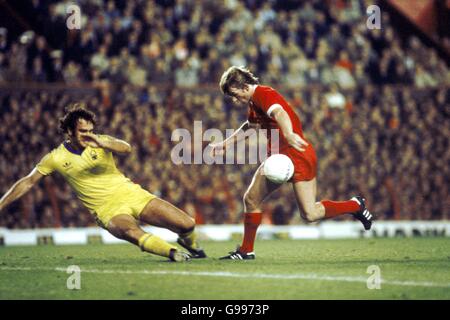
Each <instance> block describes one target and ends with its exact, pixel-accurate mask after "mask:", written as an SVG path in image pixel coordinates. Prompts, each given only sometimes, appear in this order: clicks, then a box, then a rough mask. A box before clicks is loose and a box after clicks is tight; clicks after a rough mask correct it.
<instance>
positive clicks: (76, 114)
mask: <svg viewBox="0 0 450 320" xmlns="http://www.w3.org/2000/svg"><path fill="white" fill-rule="evenodd" d="M78 119H84V120H86V121H89V122H91V123H92V124H93V125H94V126H95V124H96V120H95V114H94V113H93V112H92V111H90V110H88V109H86V105H85V104H84V103H73V104H71V105H69V106H68V107H67V109H66V114H65V115H64V117H62V118H61V119H59V128H60V130H61V131H62V132H64V133H68V132H69V130H71V131H72V132H73V131H75V128H76V125H77V122H78Z"/></svg>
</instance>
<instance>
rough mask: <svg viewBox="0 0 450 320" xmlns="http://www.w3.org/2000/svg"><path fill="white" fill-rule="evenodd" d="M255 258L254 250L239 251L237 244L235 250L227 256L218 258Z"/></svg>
mask: <svg viewBox="0 0 450 320" xmlns="http://www.w3.org/2000/svg"><path fill="white" fill-rule="evenodd" d="M255 258H256V256H255V253H254V252H248V253H243V252H240V251H239V246H238V247H237V248H236V250H235V251H231V252H230V253H229V254H228V255H227V256H224V257H221V258H219V260H253V259H255Z"/></svg>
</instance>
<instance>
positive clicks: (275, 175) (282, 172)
mask: <svg viewBox="0 0 450 320" xmlns="http://www.w3.org/2000/svg"><path fill="white" fill-rule="evenodd" d="M263 172H264V175H265V176H266V178H267V179H269V180H270V181H272V182H275V183H284V182H286V181H288V180H289V179H290V178H292V175H293V174H294V164H293V163H292V161H291V159H289V157H288V156H286V155H284V154H274V155H271V156H270V157H269V158H267V159H266V161H264V167H263Z"/></svg>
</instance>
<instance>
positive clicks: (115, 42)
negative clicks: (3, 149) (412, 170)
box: [0, 0, 450, 89]
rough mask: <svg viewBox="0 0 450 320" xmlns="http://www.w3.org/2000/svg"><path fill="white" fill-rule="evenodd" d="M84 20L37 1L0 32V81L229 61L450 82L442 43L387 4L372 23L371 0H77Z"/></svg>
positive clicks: (279, 79) (317, 76) (274, 69)
mask: <svg viewBox="0 0 450 320" xmlns="http://www.w3.org/2000/svg"><path fill="white" fill-rule="evenodd" d="M77 3H78V4H79V5H80V7H81V17H82V19H81V29H80V30H69V29H68V28H67V27H66V19H67V16H68V14H67V8H68V6H69V5H70V4H72V2H71V1H42V0H33V1H31V7H30V8H29V9H28V10H27V13H24V14H27V16H26V19H27V20H28V21H30V23H31V24H32V25H33V26H34V27H35V29H36V30H39V31H40V32H39V33H35V32H32V31H29V32H25V33H24V34H23V35H22V36H21V37H20V38H19V39H11V38H10V37H8V30H6V29H2V30H1V32H0V82H2V81H6V82H15V81H23V80H30V81H36V82H43V81H49V82H65V83H67V84H70V85H73V84H79V83H82V82H86V81H92V82H96V81H101V80H104V81H108V82H114V83H124V82H128V83H130V84H133V85H135V86H141V87H143V86H145V85H147V84H148V83H168V82H170V83H173V84H175V85H177V86H188V87H192V86H196V85H199V84H203V83H217V82H218V79H219V77H220V74H221V73H222V71H223V70H224V69H226V68H227V67H228V66H229V65H246V66H247V67H249V68H250V69H251V70H253V71H254V72H255V73H256V74H258V75H259V76H260V78H261V80H262V81H263V82H266V83H271V84H272V85H277V84H283V85H286V86H294V87H298V86H300V85H304V84H325V85H328V84H331V83H338V84H339V85H340V86H341V87H342V88H345V89H350V88H354V87H355V86H356V84H362V85H364V84H369V83H371V84H388V83H398V84H406V85H416V86H417V87H433V86H436V85H438V84H450V72H449V69H448V66H446V64H445V62H444V61H443V60H442V59H440V58H439V57H438V55H437V54H436V51H435V50H433V49H430V48H427V47H426V46H424V45H423V44H422V43H421V42H420V41H419V39H418V38H416V37H406V38H405V37H403V36H400V35H398V34H397V33H396V30H395V29H394V28H393V27H392V24H391V22H390V19H389V15H388V14H387V13H382V15H381V18H382V23H381V27H382V29H380V30H377V29H375V30H370V29H368V28H367V26H366V20H367V15H366V8H367V7H368V6H369V5H372V4H373V1H372V0H333V1H323V0H311V1H292V0H271V1H258V0H242V1H238V0H225V1H215V0H150V1H143V0H127V1H123V0H103V1H102V0H80V1H77Z"/></svg>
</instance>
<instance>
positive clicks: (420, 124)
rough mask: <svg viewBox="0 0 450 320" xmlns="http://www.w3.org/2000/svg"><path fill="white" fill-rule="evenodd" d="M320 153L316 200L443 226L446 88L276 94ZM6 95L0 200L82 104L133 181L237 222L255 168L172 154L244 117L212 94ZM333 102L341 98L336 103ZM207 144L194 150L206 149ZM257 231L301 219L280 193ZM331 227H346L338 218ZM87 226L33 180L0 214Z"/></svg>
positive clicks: (56, 183) (61, 190)
mask: <svg viewBox="0 0 450 320" xmlns="http://www.w3.org/2000/svg"><path fill="white" fill-rule="evenodd" d="M282 92H283V93H284V94H285V95H286V97H288V99H289V102H290V103H291V104H292V106H293V107H294V108H295V110H296V112H297V113H298V114H299V116H300V119H301V121H302V123H303V126H304V131H305V134H306V137H307V138H308V139H309V140H310V141H311V142H312V143H313V145H314V146H315V148H316V150H317V155H318V160H319V162H318V164H319V168H318V198H319V199H324V198H326V199H333V200H345V199H348V198H349V197H351V196H353V195H356V194H364V195H365V197H366V198H367V199H368V203H369V205H370V208H371V210H373V212H375V213H376V214H377V215H378V219H381V220H383V219H449V218H450V216H449V211H448V177H449V176H450V174H449V166H448V163H450V148H449V140H448V137H449V136H450V123H449V111H450V110H449V103H448V101H449V100H450V90H449V89H448V88H441V89H415V88H409V87H401V88H394V87H392V86H386V87H383V88H379V87H374V86H365V87H362V88H359V89H357V90H351V91H347V92H343V93H342V95H343V96H344V101H345V103H344V104H343V105H340V104H339V103H336V104H333V103H331V104H330V101H332V99H331V98H330V95H332V94H333V92H332V91H327V89H325V88H313V89H311V90H307V91H306V90H305V91H300V90H290V89H283V90H282ZM78 94H79V96H78V97H76V96H74V94H73V92H72V91H71V90H61V91H56V92H55V91H53V92H48V91H46V90H40V91H39V90H37V91H35V92H29V91H28V92H27V91H23V92H14V93H9V94H3V95H0V97H1V99H2V101H1V103H2V106H3V108H2V110H1V118H0V119H1V123H2V126H1V127H0V140H1V141H2V155H1V157H0V193H1V194H4V193H5V192H6V190H7V189H8V188H9V187H10V186H11V185H12V184H13V183H14V181H16V180H17V179H18V178H20V177H22V176H24V175H26V174H27V173H29V172H30V171H31V170H32V168H33V167H34V166H35V165H36V163H37V162H38V161H39V160H40V158H41V157H42V156H43V155H44V154H45V153H47V152H48V151H50V150H51V149H52V148H55V147H57V146H58V145H59V143H61V142H62V141H63V139H64V137H63V136H62V135H61V134H60V133H58V131H57V127H58V121H57V120H58V118H59V117H60V116H62V115H63V112H64V107H65V106H67V105H68V104H69V103H70V102H72V101H80V100H81V101H84V102H86V103H87V104H88V106H89V107H90V108H91V109H92V110H94V111H95V112H96V113H97V115H98V119H99V124H98V128H97V132H98V133H106V134H110V135H113V136H116V137H119V138H122V139H125V140H127V141H129V142H130V143H131V144H132V145H133V153H132V154H131V155H129V156H125V157H120V156H117V157H116V158H117V164H118V166H119V169H120V170H122V171H123V172H124V173H125V174H126V175H127V176H128V177H130V178H131V179H132V180H133V181H135V182H137V183H140V184H141V185H142V186H143V187H145V188H147V189H148V190H150V191H151V192H153V193H155V194H156V195H158V196H160V197H162V198H163V199H166V200H167V201H170V202H171V203H173V204H175V205H176V206H179V207H180V208H182V209H184V210H185V211H186V212H188V213H189V214H190V215H192V216H193V217H195V218H196V220H197V222H198V223H216V224H221V223H238V222H240V221H241V219H242V210H243V205H242V196H243V194H244V192H245V190H246V187H247V186H248V184H249V183H250V181H251V178H252V175H253V173H254V171H255V170H256V167H257V165H250V164H246V165H237V164H235V165H217V164H216V165H207V164H190V165H183V164H181V165H176V164H174V163H173V161H172V158H171V152H172V150H173V148H174V146H175V145H177V144H178V141H172V139H171V137H172V133H173V132H174V130H175V129H177V128H186V129H188V130H189V131H190V132H193V126H194V121H196V120H197V121H200V120H201V121H202V127H203V131H204V130H206V129H208V128H217V129H220V130H221V131H222V132H224V133H225V130H226V129H231V128H234V129H236V128H238V127H239V125H240V124H241V123H242V122H243V121H245V120H246V111H245V108H241V107H239V106H235V105H232V104H230V102H229V101H228V99H224V98H223V97H222V96H221V95H220V93H219V92H218V90H217V89H211V90H209V89H207V88H203V89H202V90H197V91H196V90H192V89H184V88H173V87H166V88H165V89H162V88H157V87H154V86H150V87H149V88H148V89H136V88H134V87H131V86H129V85H125V86H123V87H121V88H120V89H118V90H116V91H114V93H113V94H111V96H110V100H105V99H104V98H103V97H102V95H101V94H100V93H99V92H97V91H90V92H86V93H82V94H80V93H78ZM336 100H339V99H336ZM205 144H206V142H205V143H204V145H205ZM264 210H265V220H264V222H265V223H273V224H289V223H298V222H300V215H299V212H298V209H297V206H296V202H295V199H294V196H293V192H292V190H291V186H290V185H285V186H283V187H282V188H281V189H280V190H279V191H277V192H276V193H274V194H273V195H272V196H271V197H270V200H269V201H267V202H266V204H265V205H264ZM341 219H351V218H350V217H343V218H341ZM94 224H95V222H94V219H93V218H92V217H91V215H90V214H89V213H88V212H87V210H86V209H84V208H83V207H82V205H81V202H80V201H78V200H77V199H76V197H75V195H74V193H73V191H71V189H70V187H69V186H68V184H67V183H65V182H63V180H62V178H61V177H60V176H59V175H58V174H54V175H52V176H51V177H47V178H45V179H43V180H42V182H41V183H40V185H39V186H38V187H37V188H35V189H34V190H33V191H31V192H29V193H28V194H27V195H26V196H25V197H24V198H23V200H21V201H17V202H16V203H14V204H12V205H11V206H10V207H8V208H7V209H6V211H5V212H3V213H2V214H1V215H0V225H1V226H7V227H17V228H25V227H51V226H64V227H73V226H89V225H94Z"/></svg>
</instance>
